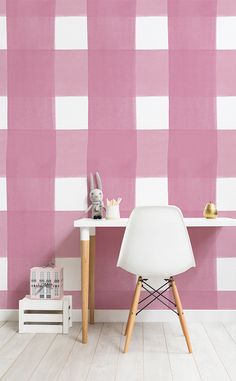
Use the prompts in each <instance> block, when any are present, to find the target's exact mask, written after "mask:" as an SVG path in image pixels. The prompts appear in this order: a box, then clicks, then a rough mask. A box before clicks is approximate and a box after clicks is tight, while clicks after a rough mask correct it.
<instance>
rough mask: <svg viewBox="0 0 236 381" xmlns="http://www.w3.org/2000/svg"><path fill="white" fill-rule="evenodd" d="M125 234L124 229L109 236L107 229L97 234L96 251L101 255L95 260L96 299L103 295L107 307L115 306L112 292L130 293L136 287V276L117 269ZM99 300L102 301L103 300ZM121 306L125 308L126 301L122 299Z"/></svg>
mask: <svg viewBox="0 0 236 381" xmlns="http://www.w3.org/2000/svg"><path fill="white" fill-rule="evenodd" d="M123 234H124V229H122V228H119V229H113V230H112V232H110V234H107V229H98V232H97V240H96V247H97V249H96V250H97V253H99V255H96V259H95V260H96V278H95V298H96V300H97V295H98V296H99V293H100V295H101V293H103V299H104V302H105V303H106V305H107V306H109V305H113V302H112V300H113V299H114V294H113V297H112V292H111V291H113V292H114V291H115V292H122V291H123V292H124V291H125V292H128V291H133V290H134V287H135V276H134V275H132V274H130V273H127V272H126V271H123V270H122V269H120V268H118V267H116V263H117V259H118V255H119V250H120V244H121V241H122V237H123ZM104 240H105V242H106V245H105V246H104ZM99 299H100V300H101V298H99ZM119 304H120V306H121V305H122V306H123V305H124V304H125V303H124V300H123V299H121V300H120V303H119ZM99 305H101V303H99ZM101 308H104V307H101ZM108 308H109V307H108ZM111 308H112V307H111ZM123 308H125V307H123Z"/></svg>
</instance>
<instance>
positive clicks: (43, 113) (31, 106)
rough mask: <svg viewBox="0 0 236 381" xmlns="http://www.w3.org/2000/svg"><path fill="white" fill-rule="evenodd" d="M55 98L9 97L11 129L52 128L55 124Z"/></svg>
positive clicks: (9, 125)
mask: <svg viewBox="0 0 236 381" xmlns="http://www.w3.org/2000/svg"><path fill="white" fill-rule="evenodd" d="M54 108H55V99H54V98H52V97H51V98H47V97H29V96H27V97H14V96H13V97H8V109H9V113H8V127H9V129H18V130H19V129H20V130H21V129H24V130H37V129H38V130H50V129H53V128H54V126H55V116H54V115H55V113H54Z"/></svg>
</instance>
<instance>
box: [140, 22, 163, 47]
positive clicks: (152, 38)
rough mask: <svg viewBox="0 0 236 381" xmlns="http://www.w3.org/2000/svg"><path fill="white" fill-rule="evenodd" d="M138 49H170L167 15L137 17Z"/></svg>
mask: <svg viewBox="0 0 236 381" xmlns="http://www.w3.org/2000/svg"><path fill="white" fill-rule="evenodd" d="M136 49H142V50H149V49H168V18H167V16H151V17H136Z"/></svg>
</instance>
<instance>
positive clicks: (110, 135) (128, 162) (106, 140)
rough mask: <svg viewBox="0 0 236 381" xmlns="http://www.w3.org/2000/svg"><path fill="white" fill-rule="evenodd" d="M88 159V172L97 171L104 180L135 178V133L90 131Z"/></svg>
mask: <svg viewBox="0 0 236 381" xmlns="http://www.w3.org/2000/svg"><path fill="white" fill-rule="evenodd" d="M94 147H96V150H95V149H94ZM88 157H89V168H88V171H89V172H90V171H91V172H95V171H96V170H98V171H99V172H100V173H101V174H102V176H103V178H104V179H106V178H107V177H108V178H115V177H117V178H132V177H134V178H135V174H136V173H135V171H136V162H135V157H136V131H134V130H133V131H132V130H92V131H91V130H90V132H89V146H88ZM104 189H106V188H105V187H104Z"/></svg>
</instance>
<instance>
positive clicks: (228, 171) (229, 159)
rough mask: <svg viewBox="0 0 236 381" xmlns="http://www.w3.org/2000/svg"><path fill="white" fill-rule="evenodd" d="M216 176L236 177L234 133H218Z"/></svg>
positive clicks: (228, 131) (235, 133)
mask: <svg viewBox="0 0 236 381" xmlns="http://www.w3.org/2000/svg"><path fill="white" fill-rule="evenodd" d="M217 135H218V139H217V146H218V157H217V159H218V160H217V176H218V177H236V168H235V161H236V151H235V145H236V131H230V130H225V131H218V134H217Z"/></svg>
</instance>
